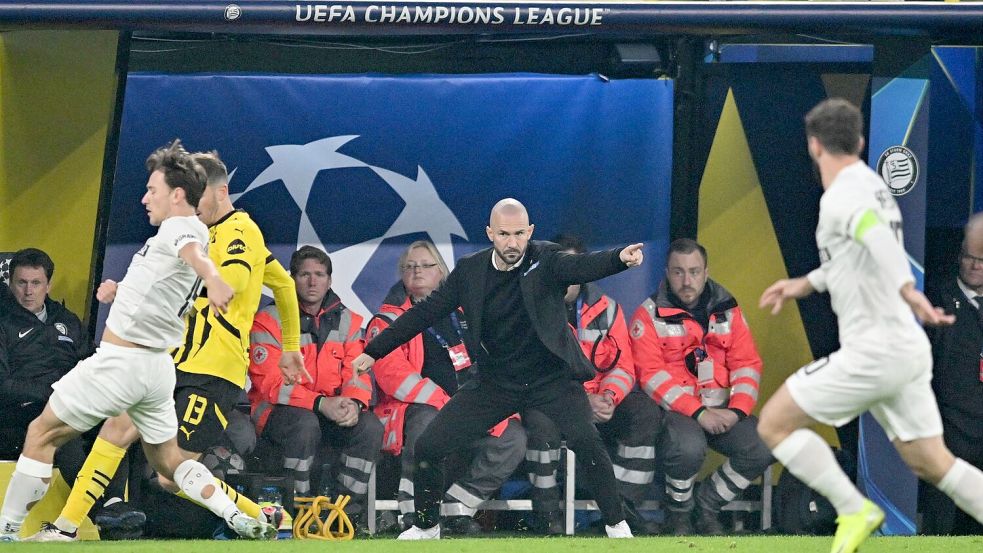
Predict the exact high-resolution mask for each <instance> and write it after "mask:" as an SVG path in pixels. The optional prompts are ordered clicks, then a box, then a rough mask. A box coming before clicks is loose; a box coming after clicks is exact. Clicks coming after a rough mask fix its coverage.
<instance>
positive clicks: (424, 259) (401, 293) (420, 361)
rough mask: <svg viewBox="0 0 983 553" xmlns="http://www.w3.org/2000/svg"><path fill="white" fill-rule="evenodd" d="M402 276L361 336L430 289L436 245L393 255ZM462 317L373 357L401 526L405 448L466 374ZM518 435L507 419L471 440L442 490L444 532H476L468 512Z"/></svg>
mask: <svg viewBox="0 0 983 553" xmlns="http://www.w3.org/2000/svg"><path fill="white" fill-rule="evenodd" d="M399 272H400V275H401V277H402V282H400V283H399V284H397V285H396V286H394V287H393V288H392V290H390V291H389V295H388V296H387V297H386V299H385V300H384V301H383V305H382V308H381V309H380V312H379V313H378V314H376V316H375V317H374V318H373V319H372V321H371V322H370V323H369V337H370V339H371V337H373V336H375V335H377V334H378V333H379V332H381V331H382V330H383V329H385V328H386V327H388V326H389V325H390V324H392V322H393V321H395V320H396V318H398V317H399V316H400V315H401V314H402V313H404V312H405V311H406V310H407V309H409V308H410V307H411V306H412V305H413V304H414V303H416V302H419V301H421V300H423V299H424V298H426V297H427V296H429V295H430V293H431V292H433V291H434V290H436V289H437V287H438V286H440V284H441V282H443V280H444V279H445V278H447V274H448V273H449V272H450V271H448V270H447V265H446V264H445V263H444V260H443V258H441V256H440V253H439V252H438V251H437V248H436V247H435V246H434V245H433V244H431V243H430V242H426V241H422V240H421V241H417V242H413V243H412V244H410V245H409V247H408V248H407V249H406V251H405V252H403V255H402V256H400V258H399ZM466 329H467V322H466V321H464V319H463V316H462V314H461V313H460V312H454V313H452V314H451V315H450V316H449V317H447V318H445V319H443V320H441V321H440V322H438V323H436V324H435V325H434V326H432V327H430V328H428V329H427V331H426V332H423V333H421V334H418V335H417V336H416V337H415V338H413V339H412V340H410V341H409V342H407V343H405V344H403V345H402V346H400V347H399V348H397V349H395V350H393V351H392V352H391V353H390V354H389V355H386V356H385V357H383V358H382V359H379V361H378V362H376V364H375V368H374V369H373V371H374V373H375V377H376V382H377V383H378V385H379V389H380V390H381V391H382V393H381V399H380V401H379V405H377V406H376V408H375V412H376V414H377V415H379V417H380V418H381V419H382V421H383V422H384V423H385V426H386V434H385V441H384V443H383V450H384V451H386V452H387V453H391V454H393V455H399V456H400V458H401V467H402V470H401V475H400V480H399V510H400V512H401V513H402V514H403V527H404V529H405V528H409V527H411V526H413V525H414V524H415V520H416V505H415V502H414V499H413V497H414V493H413V491H414V490H413V470H414V466H415V462H414V456H413V449H414V446H415V445H416V440H417V438H419V437H420V434H422V433H423V431H424V430H425V429H426V428H427V425H429V424H430V421H432V420H433V419H434V417H436V416H437V411H438V410H439V409H440V408H441V407H443V406H444V404H445V403H447V402H448V401H449V400H450V398H451V396H453V395H454V394H455V393H456V392H457V390H458V388H459V387H460V386H463V385H464V384H465V383H466V382H467V381H468V380H469V379H470V378H471V373H470V370H469V369H470V368H471V358H470V356H469V355H468V351H467V348H466V347H465V345H464V339H463V335H464V331H465V330H466ZM525 450H526V434H525V432H524V431H523V430H522V426H521V425H520V424H519V421H518V420H515V419H514V418H508V419H505V420H503V421H501V422H500V423H498V424H497V425H496V426H495V427H493V428H492V429H491V430H490V431H489V433H488V435H486V436H485V437H484V438H482V439H480V440H478V441H477V443H476V444H475V445H474V447H473V448H472V451H471V454H472V456H471V458H470V463H469V465H468V469H467V472H466V474H465V475H464V476H463V477H461V478H460V479H458V480H457V481H456V482H454V483H453V484H452V485H451V486H450V487H449V488H448V489H447V490H446V492H445V494H444V502H443V506H442V508H441V511H442V512H443V514H444V515H446V516H447V519H446V520H445V521H444V523H443V524H442V528H443V529H444V532H446V533H449V534H477V533H479V532H481V527H480V526H479V525H478V523H477V522H475V521H474V520H473V518H472V517H473V516H474V514H475V510H476V509H477V507H478V506H479V505H480V504H481V503H482V502H483V501H485V500H486V499H489V498H490V497H491V496H492V495H493V494H494V493H495V492H496V491H498V489H499V488H500V487H501V486H502V484H503V483H504V482H505V481H506V480H507V479H508V477H509V476H511V474H512V472H513V471H514V470H515V468H516V467H517V466H519V463H521V462H522V457H523V454H524V453H525Z"/></svg>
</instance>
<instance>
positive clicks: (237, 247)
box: [225, 238, 246, 255]
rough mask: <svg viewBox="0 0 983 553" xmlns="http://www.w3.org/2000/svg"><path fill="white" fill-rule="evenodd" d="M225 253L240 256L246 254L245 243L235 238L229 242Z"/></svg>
mask: <svg viewBox="0 0 983 553" xmlns="http://www.w3.org/2000/svg"><path fill="white" fill-rule="evenodd" d="M225 251H226V252H228V254H229V255H241V254H244V253H246V243H245V242H243V241H242V240H239V239H238V238H236V239H235V240H233V241H231V242H229V246H228V247H227V248H225Z"/></svg>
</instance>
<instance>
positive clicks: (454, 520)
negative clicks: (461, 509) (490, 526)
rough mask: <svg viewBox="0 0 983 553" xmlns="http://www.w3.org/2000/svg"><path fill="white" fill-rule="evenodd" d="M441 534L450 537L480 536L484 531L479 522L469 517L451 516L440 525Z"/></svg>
mask: <svg viewBox="0 0 983 553" xmlns="http://www.w3.org/2000/svg"><path fill="white" fill-rule="evenodd" d="M440 529H441V532H442V533H443V534H445V535H448V536H478V535H481V534H482V533H483V532H484V529H483V528H482V527H481V525H480V524H478V521H476V520H475V519H473V518H471V517H468V516H463V515H460V516H451V517H447V518H445V519H444V520H443V521H441V523H440Z"/></svg>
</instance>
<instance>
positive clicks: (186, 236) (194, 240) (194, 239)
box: [174, 233, 198, 248]
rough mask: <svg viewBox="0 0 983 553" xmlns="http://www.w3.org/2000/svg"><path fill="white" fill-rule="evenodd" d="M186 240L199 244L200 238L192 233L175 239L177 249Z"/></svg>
mask: <svg viewBox="0 0 983 553" xmlns="http://www.w3.org/2000/svg"><path fill="white" fill-rule="evenodd" d="M184 240H191V241H192V242H198V237H197V236H195V235H194V234H191V233H185V234H182V235H180V236H178V237H177V238H175V239H174V247H175V248H176V247H177V245H178V244H180V243H181V242H182V241H184Z"/></svg>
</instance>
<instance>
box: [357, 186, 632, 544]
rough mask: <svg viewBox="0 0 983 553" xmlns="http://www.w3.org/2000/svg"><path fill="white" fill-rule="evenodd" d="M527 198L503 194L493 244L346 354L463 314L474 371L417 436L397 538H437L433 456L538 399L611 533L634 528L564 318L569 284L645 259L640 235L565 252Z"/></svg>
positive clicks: (586, 369) (374, 351)
mask: <svg viewBox="0 0 983 553" xmlns="http://www.w3.org/2000/svg"><path fill="white" fill-rule="evenodd" d="M533 228H534V227H533V225H530V224H529V215H528V213H527V212H526V209H525V207H524V206H523V205H522V204H521V203H519V202H518V201H517V200H514V199H512V198H506V199H504V200H501V201H499V202H498V203H497V204H496V205H495V207H494V208H493V209H492V212H491V217H490V220H489V226H488V227H487V229H486V233H487V235H488V239H489V240H490V241H491V242H492V245H493V247H491V248H488V249H485V250H482V251H480V252H477V253H475V254H472V255H470V256H467V257H465V258H462V259H461V260H460V261H459V262H458V264H457V267H456V268H455V269H454V270H453V271H452V272H451V274H450V276H449V277H448V279H447V282H445V283H444V285H443V286H441V287H440V288H439V289H437V290H436V291H434V292H433V293H432V294H431V295H430V296H429V297H428V298H427V299H426V300H424V301H423V302H420V303H418V304H416V305H415V306H414V307H413V308H412V309H410V310H409V311H407V312H406V313H404V314H403V315H402V316H401V317H399V319H397V320H396V321H395V322H394V323H393V324H392V326H390V327H389V328H388V329H386V330H384V331H382V332H381V333H380V334H379V335H378V336H376V337H375V338H374V339H373V340H372V342H370V343H369V345H368V346H366V349H365V353H364V354H363V355H361V356H360V357H358V358H357V359H356V360H355V363H353V366H354V367H355V369H357V370H358V371H359V372H364V371H366V370H368V369H369V368H370V367H371V366H372V363H374V362H375V360H376V359H379V358H381V357H383V356H385V355H386V354H387V353H389V352H390V351H392V350H393V349H395V348H396V347H398V346H399V345H401V344H402V343H404V342H406V341H408V340H410V339H411V338H413V337H414V336H416V335H417V334H419V333H420V332H421V331H423V330H426V329H427V328H429V327H430V326H431V325H432V324H433V322H434V321H436V320H438V319H440V318H442V317H445V316H447V315H448V314H449V313H450V312H451V311H452V310H454V309H456V308H458V307H461V308H463V310H464V313H465V316H466V317H467V318H468V323H469V327H470V328H469V330H468V333H467V335H466V336H465V343H466V345H467V350H466V351H467V352H468V353H469V354H470V355H472V356H473V357H474V359H468V363H463V362H462V363H460V365H461V366H463V365H465V364H468V365H470V363H471V362H474V363H476V364H477V366H478V378H477V379H474V380H472V381H470V382H469V383H468V384H467V385H465V386H464V387H462V388H461V389H460V390H459V391H458V392H457V394H456V395H455V396H454V397H453V398H452V399H451V401H450V402H449V403H448V404H447V405H446V406H444V408H443V409H442V410H441V411H440V413H439V414H438V415H437V417H436V418H435V419H434V421H433V422H432V423H431V424H430V426H429V427H428V428H427V430H426V432H425V433H424V434H423V435H422V436H421V437H420V438H419V439H418V441H417V443H416V465H417V468H416V472H415V485H414V488H415V490H416V501H417V505H416V506H417V525H416V526H414V527H411V528H410V529H408V530H406V531H405V532H403V534H401V535H400V538H401V539H436V538H439V537H440V526H439V524H438V511H439V501H440V497H441V495H442V493H443V490H444V488H443V482H442V480H443V478H442V474H441V468H440V462H441V461H442V460H443V459H444V458H445V457H446V456H447V455H448V454H450V453H452V452H453V451H455V450H458V449H460V448H464V447H468V446H469V445H470V444H471V443H472V442H473V441H474V440H476V439H478V438H480V437H482V436H483V435H484V433H485V431H487V429H488V428H490V427H491V426H493V425H494V424H495V423H497V422H498V421H500V420H502V419H503V418H505V417H507V416H509V415H511V414H512V413H514V412H517V411H518V412H520V414H521V412H522V411H523V410H525V409H529V408H536V409H537V410H538V411H540V412H542V413H544V414H546V415H547V416H549V417H550V418H552V419H553V421H554V422H555V423H556V424H557V426H558V427H559V429H560V432H561V433H562V434H563V435H564V437H565V438H566V440H567V445H568V446H569V447H570V449H572V450H573V451H574V452H576V453H577V457H578V459H579V460H580V461H581V462H582V463H583V466H584V467H585V469H586V471H587V483H588V486H589V488H590V490H591V492H593V495H594V498H595V499H596V501H597V503H598V507H599V508H600V510H601V514H602V518H603V520H604V523H605V525H606V528H605V530H606V531H607V534H608V536H609V537H631V530H630V529H629V528H628V524H627V523H626V522H625V521H624V512H623V509H622V505H621V499H620V495H619V492H618V484H617V480H615V477H614V472H613V469H612V467H611V458H610V457H609V456H608V453H607V451H606V450H605V448H604V443H603V442H602V440H601V437H600V434H599V433H598V432H597V429H596V428H595V427H594V425H593V424H592V411H591V408H590V404H589V402H588V399H587V394H586V392H584V387H583V384H582V382H584V381H586V380H590V379H591V378H593V377H594V368H593V366H591V364H590V362H589V361H588V360H587V358H586V357H585V356H584V353H583V351H582V350H581V347H580V344H579V343H578V342H577V339H576V337H575V336H574V334H573V332H571V330H570V326H569V325H568V324H567V312H566V304H565V302H564V300H563V296H564V294H565V293H566V290H567V286H569V285H570V284H578V283H584V282H591V281H594V280H598V279H600V278H604V277H606V276H609V275H613V274H615V273H618V272H620V271H623V270H625V269H627V268H628V267H634V266H636V265H639V264H640V263H641V262H642V252H641V247H642V245H641V244H633V245H631V246H628V247H626V248H623V249H616V250H609V251H604V252H595V253H589V254H572V253H565V252H562V251H561V249H560V246H559V245H557V244H553V243H551V242H534V241H530V238H531V237H532V232H533Z"/></svg>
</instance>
